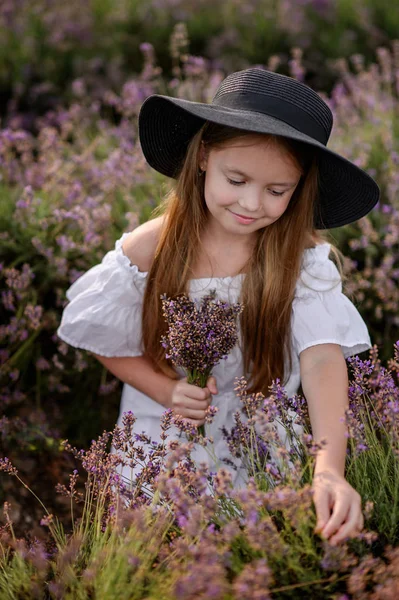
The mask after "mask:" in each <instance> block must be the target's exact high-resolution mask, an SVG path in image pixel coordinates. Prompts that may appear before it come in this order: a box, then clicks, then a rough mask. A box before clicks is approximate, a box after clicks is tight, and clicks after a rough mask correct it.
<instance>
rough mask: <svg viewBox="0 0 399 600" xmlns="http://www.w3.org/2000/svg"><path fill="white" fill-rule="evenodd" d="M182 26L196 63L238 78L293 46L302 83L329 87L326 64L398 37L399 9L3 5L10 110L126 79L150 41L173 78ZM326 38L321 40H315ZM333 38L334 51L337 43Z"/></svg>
mask: <svg viewBox="0 0 399 600" xmlns="http://www.w3.org/2000/svg"><path fill="white" fill-rule="evenodd" d="M182 21H183V22H185V23H186V24H187V29H188V33H189V36H190V39H191V40H192V44H193V54H194V55H195V56H196V60H195V61H194V62H193V64H192V69H193V71H195V69H196V67H197V65H198V63H201V62H202V59H201V58H200V57H206V59H207V60H210V61H211V62H212V66H213V67H221V68H223V69H224V70H226V71H234V70H238V69H240V68H243V67H245V66H247V65H249V64H263V63H264V61H265V57H268V56H270V55H271V54H278V55H280V56H282V57H283V59H284V62H286V59H287V58H288V57H289V50H290V48H291V47H292V46H294V45H296V46H299V47H300V48H302V50H304V51H306V54H307V58H306V61H307V69H308V76H309V77H310V79H311V80H312V81H313V82H314V83H315V84H316V86H317V87H324V86H325V85H326V83H327V84H328V85H331V82H332V80H333V79H334V78H333V77H332V74H331V71H330V69H329V59H334V58H338V57H341V56H345V57H349V56H350V55H351V54H354V53H356V52H360V53H361V54H362V55H364V56H366V57H367V61H368V62H369V61H371V60H372V59H373V54H374V52H375V49H376V48H377V47H378V46H380V45H385V44H388V43H389V41H390V40H392V39H394V38H395V37H396V36H397V32H398V30H399V18H398V16H397V11H395V10H392V6H391V5H390V4H389V3H387V2H377V1H376V0H340V1H339V2H334V1H332V0H302V1H301V2H297V1H296V0H278V1H277V2H272V1H271V0H248V1H247V2H245V3H242V2H239V1H238V0H229V1H228V2H224V3H223V4H221V6H220V7H219V10H218V11H215V10H214V3H213V2H212V1H211V0H200V2H197V3H196V4H195V5H194V4H193V2H192V0H163V1H162V2H160V1H159V0H148V1H147V2H140V1H138V0H119V1H118V2H117V3H113V2H109V1H108V0H92V1H91V2H90V3H85V4H83V5H82V3H81V2H78V1H77V0H71V1H70V2H68V3H67V4H65V5H62V6H61V5H60V4H58V3H54V2H52V1H51V0H29V1H28V0H3V1H2V3H1V5H0V38H1V40H2V43H1V44H0V86H1V87H2V88H3V90H7V93H8V94H10V96H11V98H12V102H11V106H10V107H9V110H10V112H11V114H12V113H13V112H14V110H15V107H16V106H19V107H21V108H22V107H23V110H24V112H25V113H26V118H27V119H29V113H31V112H33V113H35V112H36V113H38V114H42V113H43V111H45V110H47V109H48V108H50V107H52V106H54V105H55V104H58V103H59V102H62V101H63V99H65V92H66V94H67V96H68V92H69V86H66V85H65V84H66V82H71V81H73V79H77V78H81V77H84V78H85V79H86V78H87V79H88V80H89V81H91V82H92V83H93V86H94V87H95V88H101V89H102V90H104V89H105V88H106V87H108V86H109V85H110V84H111V87H112V89H113V90H114V91H117V93H119V91H120V89H121V86H122V84H123V81H124V80H125V79H126V78H127V77H129V75H130V74H131V73H132V72H133V73H137V72H139V70H140V63H141V56H140V51H139V42H140V41H141V40H146V41H147V42H149V43H151V44H152V45H153V47H154V48H155V51H156V53H157V55H158V56H159V57H160V61H161V62H160V64H161V67H162V68H163V70H164V73H165V74H166V75H167V77H169V76H170V75H171V66H172V63H171V57H170V55H169V37H170V32H171V31H172V30H173V28H174V27H175V26H176V24H178V23H180V22H182ZM320 32H322V35H320ZM337 40H339V44H337Z"/></svg>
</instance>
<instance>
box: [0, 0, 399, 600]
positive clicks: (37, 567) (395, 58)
mask: <svg viewBox="0 0 399 600" xmlns="http://www.w3.org/2000/svg"><path fill="white" fill-rule="evenodd" d="M192 4H193V3H192V2H189V0H174V1H173V2H172V1H171V0H168V1H165V2H158V1H157V2H156V1H155V0H152V1H151V2H148V3H138V2H136V1H134V0H131V2H129V1H128V0H123V1H122V2H120V3H112V2H107V1H106V0H102V1H100V0H93V1H92V2H91V3H82V2H79V3H78V2H75V1H74V0H72V1H71V2H69V3H67V4H66V5H65V6H62V7H60V5H59V4H58V3H55V2H52V1H50V0H30V1H28V0H18V1H12V2H11V1H8V0H4V2H3V3H1V6H0V32H1V33H2V36H1V42H0V94H1V98H2V99H3V100H4V102H2V105H1V107H0V109H1V122H0V294H1V296H0V343H1V346H0V407H1V408H0V471H1V472H0V504H1V506H2V507H3V509H2V511H1V512H0V527H1V529H0V599H1V600H2V599H3V598H4V599H10V600H11V599H24V598H56V599H58V598H60V599H61V598H62V599H64V598H68V599H82V600H83V599H86V598H98V599H119V598H121V599H124V598H126V599H136V598H137V599H147V600H149V599H154V600H155V599H157V600H158V599H162V598H165V599H166V598H168V599H170V598H178V599H179V600H194V599H200V598H203V599H206V598H212V599H215V600H219V599H220V600H222V599H223V600H224V599H229V600H230V599H231V600H233V599H237V600H238V599H248V600H249V599H256V600H267V599H269V598H273V599H274V598H278V599H283V598H284V599H285V598H299V597H302V596H303V595H304V596H305V597H308V598H312V599H313V598H315V599H318V598H320V599H322V598H323V599H325V598H331V599H334V600H352V599H353V600H366V599H367V600H394V599H396V598H398V597H399V486H398V481H399V310H398V309H399V287H398V280H399V40H397V39H395V35H396V34H397V31H398V30H399V20H398V19H399V18H398V17H397V16H396V15H395V13H394V11H393V10H392V7H391V6H390V5H389V4H388V3H385V2H384V1H382V2H379V3H378V6H377V3H376V2H372V1H371V0H368V1H367V2H362V3H360V2H359V3H358V2H349V1H348V0H347V1H343V0H341V1H339V2H338V1H337V2H335V3H334V2H332V1H331V0H325V1H323V2H320V1H317V2H316V1H311V0H306V1H301V2H296V3H293V2H290V1H289V0H284V1H283V0H281V1H280V2H276V3H273V2H266V0H263V1H261V0H251V1H250V2H247V3H245V5H244V4H242V3H239V2H236V1H235V0H229V2H226V3H224V6H223V9H221V11H220V13H218V15H217V16H215V15H214V3H211V2H209V1H208V0H201V2H199V3H198V6H197V8H196V10H195V11H194V10H193V8H192ZM116 7H117V8H116ZM293 11H295V18H288V15H291V16H292V15H293V14H294V13H293ZM260 17H262V18H260ZM320 32H322V35H321V34H320ZM253 65H257V66H264V67H265V68H268V69H271V70H275V71H278V72H281V73H285V74H290V75H291V76H292V77H295V78H297V79H300V80H301V81H304V82H306V83H308V84H309V85H311V86H312V87H314V89H316V91H317V92H318V93H320V95H321V96H322V97H323V99H324V100H325V101H326V102H327V103H328V105H329V106H330V108H331V110H332V112H333V115H334V128H333V133H332V139H331V143H330V144H329V145H330V147H331V148H332V149H334V150H336V151H337V152H339V153H341V154H342V155H343V156H345V157H347V158H349V159H350V160H352V161H354V162H355V163H356V164H357V165H358V166H360V167H361V168H363V169H365V170H366V171H367V172H368V173H370V175H372V176H373V177H374V178H375V179H376V181H377V182H378V184H379V186H380V188H381V201H380V203H379V205H378V206H377V207H376V209H375V210H374V211H373V212H372V213H371V214H370V215H368V216H367V217H365V218H363V219H361V220H360V221H358V222H356V223H355V224H352V225H349V226H345V227H344V228H341V229H337V230H332V231H330V232H329V236H330V237H331V240H332V241H333V242H334V243H335V244H336V245H337V246H338V247H339V249H340V250H342V252H343V254H344V255H345V256H346V259H345V265H344V267H345V274H346V276H347V278H346V281H345V282H344V291H345V293H346V294H347V295H348V296H349V297H350V298H351V299H352V301H353V302H354V303H355V305H356V306H357V308H358V310H359V311H360V313H361V315H362V316H363V318H364V320H365V322H366V324H367V326H368V328H369V331H370V336H371V340H372V343H373V344H374V347H373V349H372V351H371V352H370V353H369V355H368V354H366V355H362V356H359V357H355V358H353V359H349V360H348V366H349V371H350V409H349V410H348V412H347V417H346V418H347V425H348V437H349V439H348V455H347V468H346V476H347V479H348V481H349V482H350V483H351V485H353V487H354V488H355V489H356V490H357V491H358V492H359V494H360V495H361V497H362V506H363V511H364V517H365V527H364V530H363V531H362V533H361V534H360V535H359V536H358V537H357V538H353V539H348V540H347V541H346V542H345V543H344V544H341V545H340V546H333V545H331V544H330V543H328V541H326V540H324V539H323V538H322V537H321V536H319V535H318V534H315V533H314V527H315V523H316V518H315V512H314V507H313V504H312V497H311V483H312V465H313V464H314V460H315V456H316V454H317V451H318V447H317V445H315V444H314V443H313V441H312V436H311V429H310V422H309V415H308V412H307V407H306V402H305V401H304V399H303V398H301V397H295V398H287V397H286V395H285V393H284V390H283V389H282V388H280V386H279V385H278V384H277V383H276V384H275V386H274V387H273V389H272V390H271V396H270V401H269V402H267V403H264V402H262V400H264V398H263V399H262V398H261V397H259V395H256V396H253V395H252V396H250V395H247V394H246V393H245V386H246V382H245V381H243V380H238V381H237V387H236V392H237V395H238V396H239V397H240V399H241V401H242V410H243V412H244V414H245V415H246V416H247V417H248V420H247V421H244V420H240V419H237V425H236V428H235V430H234V431H232V432H231V451H232V454H234V455H235V456H240V457H243V458H244V460H245V461H246V464H247V468H248V471H249V473H250V475H251V476H252V480H251V482H250V484H249V485H248V487H247V488H246V489H244V490H233V489H232V486H231V481H230V476H229V473H228V472H227V471H226V470H224V469H222V470H220V471H219V472H218V473H208V472H206V470H205V469H204V470H202V471H201V470H198V469H195V468H194V466H193V463H192V461H191V460H190V451H191V449H192V446H191V445H190V443H187V444H181V445H179V444H176V445H175V446H174V448H173V452H172V453H171V454H168V456H167V457H166V446H167V441H168V440H167V438H168V429H169V428H170V426H171V423H172V421H173V415H172V414H171V412H170V411H167V412H165V414H164V419H163V428H164V440H163V443H162V444H151V440H149V439H147V438H146V437H145V436H138V435H134V421H135V417H134V415H133V414H129V413H127V414H126V415H125V420H124V425H123V427H121V428H118V427H117V428H116V429H115V422H116V419H117V415H118V408H119V401H120V394H121V389H122V388H121V385H122V384H121V382H120V381H119V380H117V379H116V378H114V377H113V376H112V375H111V373H110V372H109V371H107V370H106V369H105V368H103V367H102V366H101V365H100V363H99V362H98V361H96V360H95V359H94V358H93V357H92V356H91V355H89V354H88V353H87V352H85V351H83V350H76V349H74V348H72V347H71V346H69V345H67V344H65V343H64V342H63V341H61V340H60V339H59V338H58V337H57V335H56V330H57V327H58V325H59V323H60V318H61V313H62V309H63V307H64V306H65V304H66V302H67V300H66V297H65V291H66V289H67V288H68V287H69V286H70V285H71V283H73V282H74V281H75V280H76V279H77V278H78V277H79V276H80V275H82V274H83V273H84V272H85V271H86V270H87V269H89V268H90V267H91V266H92V265H94V264H97V263H98V262H100V261H101V259H102V257H103V256H104V254H105V253H106V252H107V251H109V250H110V249H112V248H113V247H114V243H115V240H116V239H118V238H119V237H120V236H121V235H122V233H123V232H128V231H131V230H133V229H134V228H135V227H136V226H137V225H138V224H140V223H143V222H144V221H146V220H147V219H149V218H151V215H152V211H153V209H154V208H155V207H156V206H157V205H158V203H159V201H160V199H161V197H162V196H163V195H164V193H166V192H167V191H168V189H169V186H170V181H169V180H168V179H167V178H164V177H163V176H161V175H159V174H157V173H156V172H155V171H154V170H152V169H150V168H149V166H148V165H147V164H146V162H145V159H144V157H143V155H142V152H141V148H140V144H139V141H138V132H137V116H138V112H139V110H140V106H141V104H142V102H143V101H144V99H145V98H146V97H147V96H148V95H150V94H153V93H160V94H166V95H170V96H180V97H183V98H187V99H191V100H196V101H201V102H206V101H208V102H209V101H211V99H212V97H213V94H214V92H215V90H216V88H217V87H218V85H219V83H220V82H221V81H222V79H223V78H224V77H225V76H226V74H227V73H229V72H230V71H232V70H235V69H240V68H246V67H247V66H253ZM292 408H293V409H294V410H295V411H296V412H297V413H298V415H299V418H300V419H301V422H302V424H303V426H304V430H305V434H304V435H303V436H302V437H301V438H296V439H295V438H293V439H292V440H291V441H292V447H291V451H287V449H285V447H281V446H280V445H279V443H278V440H277V438H276V437H275V436H274V435H273V433H272V432H270V430H269V429H268V428H267V427H265V429H264V431H263V434H262V435H261V436H259V434H258V433H256V432H255V425H259V424H262V423H263V424H264V425H265V423H267V422H268V420H269V419H271V415H278V418H279V420H280V422H281V423H282V424H283V425H284V426H285V427H287V428H288V429H289V427H290V418H289V416H288V411H289V410H290V409H292ZM112 436H113V440H114V441H113V443H114V446H115V447H116V449H117V452H115V453H112V454H110V453H109V448H110V442H111V437H112ZM66 440H68V441H66ZM265 445H268V447H269V448H273V450H274V453H275V456H278V457H279V460H276V461H270V460H269V459H267V458H266V456H267V453H265ZM118 450H119V452H120V453H119V454H118ZM127 450H128V452H129V457H130V460H131V461H135V462H136V463H138V464H140V465H142V470H141V473H140V478H139V482H138V485H136V487H135V488H134V490H133V491H132V490H131V489H129V488H128V487H126V486H125V485H124V484H123V482H122V481H121V479H120V477H119V476H118V468H119V467H120V466H121V464H122V462H123V460H126V459H123V458H122V453H125V452H126V451H127ZM155 480H156V481H155ZM154 484H155V492H154V493H151V494H150V495H149V494H148V490H149V489H153V487H152V486H153V485H154Z"/></svg>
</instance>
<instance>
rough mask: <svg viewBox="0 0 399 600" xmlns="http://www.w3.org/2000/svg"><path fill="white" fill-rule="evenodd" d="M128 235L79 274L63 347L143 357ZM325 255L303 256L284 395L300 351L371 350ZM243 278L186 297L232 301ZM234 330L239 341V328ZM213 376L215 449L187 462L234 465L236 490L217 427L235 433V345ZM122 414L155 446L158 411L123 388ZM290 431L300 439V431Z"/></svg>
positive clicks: (201, 283)
mask: <svg viewBox="0 0 399 600" xmlns="http://www.w3.org/2000/svg"><path fill="white" fill-rule="evenodd" d="M128 234H129V233H124V234H123V235H122V237H121V238H120V239H118V240H117V241H116V242H115V248H114V249H113V250H110V251H109V252H107V253H106V254H105V256H104V257H103V259H102V261H101V263H99V264H97V265H95V266H93V267H92V268H91V269H89V270H88V271H87V272H86V273H84V274H83V275H81V276H80V277H79V278H78V279H77V280H76V281H75V282H74V283H73V284H72V285H71V286H70V287H69V289H68V290H67V291H66V297H67V299H68V300H69V303H68V304H67V305H66V306H65V308H64V311H63V314H62V320H61V324H60V326H59V328H58V330H57V334H58V336H59V338H60V339H62V340H63V341H65V342H66V343H67V344H70V345H71V346H74V347H76V348H81V349H84V350H88V351H90V352H94V353H96V354H99V355H102V356H107V357H113V356H114V357H116V356H140V355H142V354H143V346H142V329H141V316H142V299H143V294H144V289H145V285H146V279H147V274H148V273H147V272H142V271H139V269H138V267H137V265H134V264H131V263H130V260H129V258H128V257H127V256H126V255H125V254H124V253H123V250H122V243H123V240H124V239H125V237H126V236H127V235H128ZM329 252H330V245H329V244H328V243H322V244H320V245H318V246H316V247H315V248H312V249H309V250H306V251H305V253H304V256H303V261H302V270H301V276H300V278H299V280H298V282H297V286H296V295H295V299H294V302H293V306H292V371H291V373H290V375H289V377H288V379H287V380H286V383H285V389H286V391H287V393H288V395H289V396H291V395H293V394H295V393H296V392H297V390H298V387H299V384H300V370H299V355H300V353H301V352H302V351H303V350H305V349H306V348H309V347H310V346H314V345H316V344H326V343H332V344H339V345H340V346H341V347H342V351H343V354H344V356H345V358H347V357H349V356H352V355H355V354H358V353H359V352H363V351H364V350H367V349H369V348H370V347H371V344H370V337H369V334H368V331H367V327H366V325H365V323H364V321H363V319H362V317H361V316H360V314H359V312H358V310H357V309H356V308H355V306H354V305H353V303H352V302H351V301H350V300H349V299H348V298H347V297H346V296H345V295H344V294H343V293H342V285H341V278H340V275H339V272H338V270H337V268H336V266H335V265H334V263H333V262H332V261H331V260H330V259H329ZM244 277H245V274H240V275H236V276H231V277H214V278H210V277H203V278H200V279H191V280H190V285H189V295H190V297H191V298H192V299H193V300H194V299H200V298H201V297H202V296H204V295H205V294H207V293H208V292H209V291H210V289H216V295H217V297H218V298H220V299H222V300H227V301H228V302H238V301H239V295H240V291H241V284H242V281H243V278H244ZM238 325H239V324H238ZM238 331H239V340H241V333H240V328H239V327H238ZM177 370H178V372H179V374H180V375H181V377H184V376H185V373H184V371H183V370H182V369H180V368H179V369H177ZM213 375H214V376H215V377H216V381H217V387H218V394H217V395H214V396H213V402H212V403H213V405H215V406H217V407H218V409H219V410H218V412H217V415H216V417H215V419H214V421H213V423H212V424H210V425H207V434H208V435H210V436H212V437H213V439H214V444H213V450H212V452H209V451H208V450H206V449H204V448H202V447H201V446H198V447H196V448H195V450H194V452H193V454H192V457H193V458H194V460H195V461H197V462H198V463H199V462H201V461H205V462H207V463H208V465H209V469H210V471H213V472H215V471H216V470H217V469H218V468H219V467H221V466H224V467H226V465H225V464H224V459H225V458H227V459H228V460H232V461H233V463H235V465H236V467H227V468H230V469H231V471H232V474H233V482H234V484H235V486H236V487H240V486H241V485H242V484H243V483H245V480H246V470H245V468H244V467H243V464H242V462H241V460H239V459H233V457H232V456H231V454H230V452H229V450H228V447H227V444H226V442H225V440H224V438H223V436H222V433H221V428H222V427H226V428H227V429H231V428H232V427H233V425H234V412H235V411H236V410H237V409H239V408H240V400H239V398H238V397H237V395H236V393H235V391H234V380H235V378H236V377H240V376H242V375H244V370H243V361H242V352H241V349H240V343H238V344H237V345H236V346H235V347H234V348H233V350H232V351H231V352H230V354H229V355H228V358H227V359H225V360H221V361H220V363H219V364H218V365H216V366H215V367H214V370H213ZM127 411H132V412H133V413H134V415H135V416H136V418H137V420H136V423H135V432H136V433H140V432H143V431H144V432H145V433H146V434H147V435H148V436H150V437H151V438H152V440H155V441H159V440H160V437H159V436H160V417H161V415H162V414H163V412H164V411H165V409H164V407H163V406H161V405H160V404H158V403H157V402H155V401H154V400H152V399H151V398H150V397H149V396H147V395H145V394H143V393H141V392H140V391H139V390H137V389H135V388H134V387H132V386H130V385H128V384H126V383H125V384H124V386H123V392H122V398H121V405H120V414H119V418H118V423H119V424H121V421H122V415H123V413H124V412H127ZM278 430H279V432H280V435H281V437H282V439H285V436H286V434H285V432H284V430H283V429H282V427H280V426H278ZM296 430H297V433H300V431H301V428H300V426H298V427H296ZM173 437H179V432H178V431H177V429H176V428H174V427H173V428H172V429H171V430H170V433H169V439H172V438H173ZM212 453H214V456H213V457H212V456H211V454H212ZM215 457H216V458H217V460H216V461H215ZM137 470H139V469H137ZM122 475H123V476H125V477H126V478H127V479H129V480H130V479H131V476H132V471H131V469H128V470H126V471H125V472H122Z"/></svg>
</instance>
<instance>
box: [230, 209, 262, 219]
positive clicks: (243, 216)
mask: <svg viewBox="0 0 399 600" xmlns="http://www.w3.org/2000/svg"><path fill="white" fill-rule="evenodd" d="M230 212H231V213H233V215H236V216H237V217H242V218H243V219H248V220H250V221H256V217H246V216H245V215H239V214H238V213H235V212H233V211H232V210H231V211H230Z"/></svg>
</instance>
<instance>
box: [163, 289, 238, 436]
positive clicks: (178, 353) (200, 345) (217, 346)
mask: <svg viewBox="0 0 399 600" xmlns="http://www.w3.org/2000/svg"><path fill="white" fill-rule="evenodd" d="M215 296H216V290H211V291H210V293H209V294H207V295H206V296H204V297H203V298H202V299H201V301H200V303H199V305H198V303H196V302H193V301H192V300H190V299H189V298H187V296H185V295H181V296H179V297H178V298H176V299H175V300H171V299H169V298H167V296H166V294H163V295H162V296H161V300H162V314H163V316H164V317H165V320H166V321H167V323H168V324H169V328H168V332H167V334H166V335H163V336H161V344H162V346H163V347H164V348H165V349H166V355H165V356H166V358H170V360H171V361H172V363H173V364H174V365H175V366H176V367H181V368H183V369H184V370H185V372H186V375H187V382H188V383H192V384H194V385H197V386H199V387H201V388H204V387H205V386H206V383H207V381H208V378H209V377H210V376H211V373H212V369H213V367H214V366H215V365H217V364H218V363H219V361H220V360H221V359H226V358H227V356H228V354H229V352H230V351H231V350H232V348H234V346H235V344H236V343H237V337H238V336H237V317H238V315H239V314H240V313H241V312H242V310H243V308H244V305H243V304H240V303H236V304H229V303H228V302H225V301H222V300H215ZM199 432H200V433H201V434H202V435H205V427H204V426H203V425H202V426H200V427H199Z"/></svg>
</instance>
